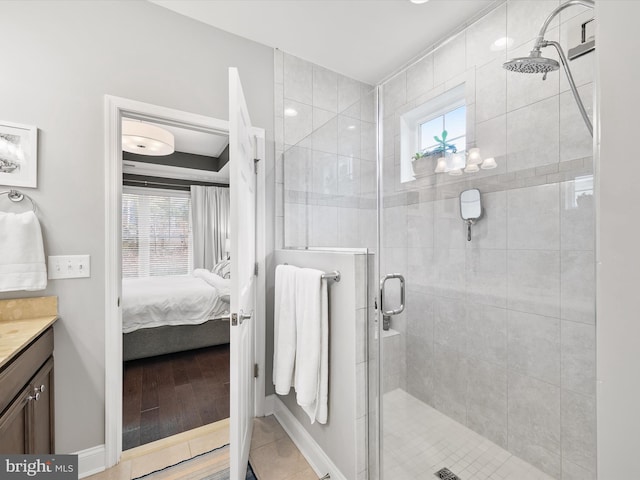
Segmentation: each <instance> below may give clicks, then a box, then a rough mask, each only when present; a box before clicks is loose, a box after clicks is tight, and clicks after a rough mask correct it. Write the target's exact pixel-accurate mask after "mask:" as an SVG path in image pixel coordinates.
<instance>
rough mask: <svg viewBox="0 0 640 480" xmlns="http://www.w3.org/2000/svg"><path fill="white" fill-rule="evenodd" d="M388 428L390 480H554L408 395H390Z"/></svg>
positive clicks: (386, 414)
mask: <svg viewBox="0 0 640 480" xmlns="http://www.w3.org/2000/svg"><path fill="white" fill-rule="evenodd" d="M384 425H385V431H384V451H385V456H384V472H385V478H386V479H389V480H414V479H416V478H429V476H430V474H432V473H435V472H437V471H438V470H440V469H441V468H443V467H447V468H448V469H449V470H451V471H452V472H453V473H455V474H456V475H458V476H459V477H460V478H462V479H464V480H553V478H551V477H550V476H548V475H546V474H545V473H543V472H541V471H540V470H538V469H536V468H535V467H534V466H532V465H530V464H528V463H526V462H525V461H523V460H521V459H519V458H518V457H516V456H514V455H512V454H511V453H509V452H507V451H506V450H504V449H502V448H501V447H499V446H498V445H496V444H495V443H493V442H491V441H489V440H487V439H486V438H484V437H482V436H481V435H479V434H477V433H476V432H474V431H472V430H470V429H468V428H467V427H465V426H464V425H461V424H459V423H457V422H456V421H454V420H452V419H451V418H449V417H447V416H446V415H444V414H442V413H440V412H439V411H437V410H436V409H434V408H432V407H430V406H429V405H427V404H425V403H423V402H421V401H420V400H418V399H417V398H415V397H412V396H411V395H409V394H408V393H407V392H405V391H404V390H402V389H396V390H393V391H391V392H388V393H385V395H384ZM433 478H435V477H433ZM261 480H262V479H261Z"/></svg>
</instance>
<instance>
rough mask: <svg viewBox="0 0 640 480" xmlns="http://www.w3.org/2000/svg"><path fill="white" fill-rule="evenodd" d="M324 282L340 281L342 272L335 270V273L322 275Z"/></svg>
mask: <svg viewBox="0 0 640 480" xmlns="http://www.w3.org/2000/svg"><path fill="white" fill-rule="evenodd" d="M284 265H289V264H288V263H286V262H285V263H284ZM322 279H323V280H333V281H334V282H339V281H340V272H339V271H338V270H334V271H333V272H327V273H323V274H322Z"/></svg>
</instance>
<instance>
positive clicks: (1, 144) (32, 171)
mask: <svg viewBox="0 0 640 480" xmlns="http://www.w3.org/2000/svg"><path fill="white" fill-rule="evenodd" d="M0 185H7V186H11V187H33V188H35V187H37V186H38V128H37V127H33V126H29V125H19V124H17V123H11V122H4V121H1V120H0Z"/></svg>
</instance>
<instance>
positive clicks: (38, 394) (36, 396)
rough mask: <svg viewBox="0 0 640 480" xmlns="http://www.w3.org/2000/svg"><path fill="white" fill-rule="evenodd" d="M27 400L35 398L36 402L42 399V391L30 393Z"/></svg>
mask: <svg viewBox="0 0 640 480" xmlns="http://www.w3.org/2000/svg"><path fill="white" fill-rule="evenodd" d="M27 400H28V401H29V402H30V401H31V400H35V401H36V402H37V401H38V400H40V392H36V394H35V395H29V396H28V397H27Z"/></svg>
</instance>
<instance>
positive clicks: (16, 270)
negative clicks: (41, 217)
mask: <svg viewBox="0 0 640 480" xmlns="http://www.w3.org/2000/svg"><path fill="white" fill-rule="evenodd" d="M46 287H47V267H46V266H45V263H44V246H43V242H42V231H41V229H40V222H38V217H36V214H35V213H34V212H32V211H29V212H24V213H6V212H0V292H10V291H14V290H44V289H45V288H46Z"/></svg>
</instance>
